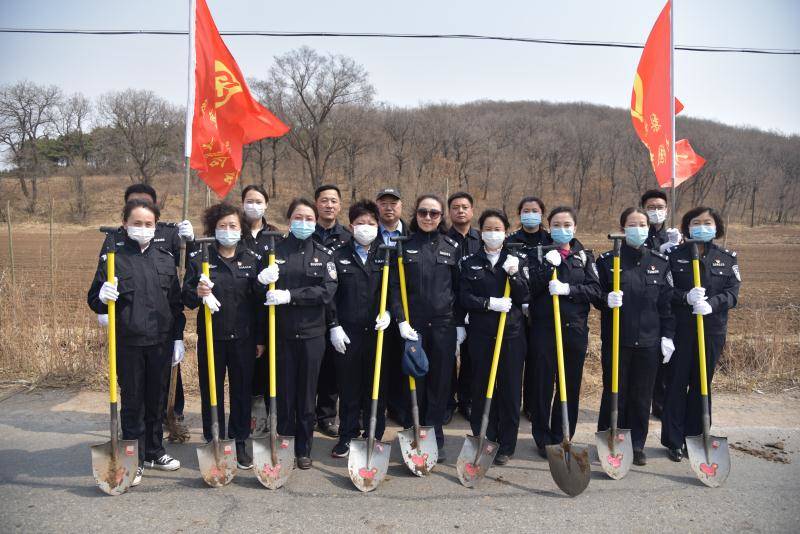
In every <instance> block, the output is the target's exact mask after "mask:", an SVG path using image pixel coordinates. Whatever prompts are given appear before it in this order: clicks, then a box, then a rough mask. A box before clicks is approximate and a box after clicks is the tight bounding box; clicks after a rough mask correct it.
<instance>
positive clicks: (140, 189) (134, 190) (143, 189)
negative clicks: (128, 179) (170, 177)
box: [125, 183, 158, 204]
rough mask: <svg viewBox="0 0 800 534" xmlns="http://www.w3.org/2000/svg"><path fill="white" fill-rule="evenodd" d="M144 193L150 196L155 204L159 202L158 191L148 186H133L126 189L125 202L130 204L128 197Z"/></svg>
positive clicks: (140, 184)
mask: <svg viewBox="0 0 800 534" xmlns="http://www.w3.org/2000/svg"><path fill="white" fill-rule="evenodd" d="M140 193H144V194H145V195H150V198H152V199H153V204H155V203H156V202H158V197H157V196H156V190H155V189H153V187H152V186H150V185H147V184H142V183H139V184H131V185H129V186H128V187H127V189H125V202H128V197H129V196H131V195H135V194H140Z"/></svg>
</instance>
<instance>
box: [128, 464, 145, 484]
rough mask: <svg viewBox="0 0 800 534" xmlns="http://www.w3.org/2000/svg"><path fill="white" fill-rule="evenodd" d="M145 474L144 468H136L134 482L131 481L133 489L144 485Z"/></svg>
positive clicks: (141, 466)
mask: <svg viewBox="0 0 800 534" xmlns="http://www.w3.org/2000/svg"><path fill="white" fill-rule="evenodd" d="M143 474H144V466H143V465H140V466H139V467H137V468H136V474H135V475H134V476H133V481H131V487H132V488H133V487H135V486H138V485H139V484H141V483H142V475H143Z"/></svg>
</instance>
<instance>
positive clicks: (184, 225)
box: [178, 221, 194, 241]
mask: <svg viewBox="0 0 800 534" xmlns="http://www.w3.org/2000/svg"><path fill="white" fill-rule="evenodd" d="M178 235H179V236H180V237H182V238H183V239H184V240H186V241H194V228H192V223H190V222H189V221H181V222H179V223H178Z"/></svg>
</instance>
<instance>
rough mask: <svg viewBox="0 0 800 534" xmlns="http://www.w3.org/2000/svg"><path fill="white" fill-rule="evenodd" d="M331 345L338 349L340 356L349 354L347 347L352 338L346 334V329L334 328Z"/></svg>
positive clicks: (332, 329) (331, 334)
mask: <svg viewBox="0 0 800 534" xmlns="http://www.w3.org/2000/svg"><path fill="white" fill-rule="evenodd" d="M330 338H331V345H333V348H334V349H336V352H338V353H339V354H344V353H345V352H347V345H348V344H349V343H350V338H349V337H347V334H345V333H344V328H342V327H341V326H334V327H333V328H331V333H330Z"/></svg>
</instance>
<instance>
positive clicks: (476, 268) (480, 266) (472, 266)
mask: <svg viewBox="0 0 800 534" xmlns="http://www.w3.org/2000/svg"><path fill="white" fill-rule="evenodd" d="M469 268H470V269H472V270H474V271H480V270H481V269H483V265H470V266H469Z"/></svg>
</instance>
